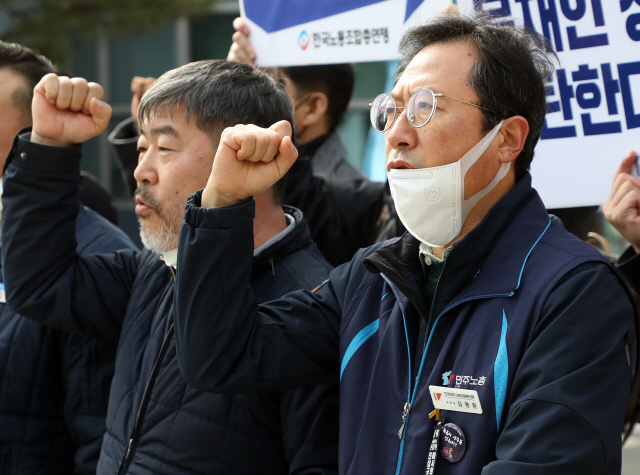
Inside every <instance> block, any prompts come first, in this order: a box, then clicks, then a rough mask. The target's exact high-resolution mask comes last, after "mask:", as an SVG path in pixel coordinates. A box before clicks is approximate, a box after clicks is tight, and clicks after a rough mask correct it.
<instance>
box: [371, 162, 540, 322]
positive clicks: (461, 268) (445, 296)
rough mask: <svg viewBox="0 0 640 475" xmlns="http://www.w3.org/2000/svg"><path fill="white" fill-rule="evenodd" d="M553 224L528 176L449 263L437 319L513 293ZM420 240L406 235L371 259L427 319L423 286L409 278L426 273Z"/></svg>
mask: <svg viewBox="0 0 640 475" xmlns="http://www.w3.org/2000/svg"><path fill="white" fill-rule="evenodd" d="M548 225H549V215H548V214H547V212H546V209H545V208H544V205H543V203H542V200H541V199H540V197H539V196H538V193H537V192H536V191H535V190H534V189H533V188H532V187H531V175H530V174H529V173H527V174H526V175H525V176H524V177H522V179H520V181H518V183H516V185H515V186H514V187H513V189H511V190H510V191H509V192H508V193H507V194H506V195H505V196H504V197H503V198H502V199H501V200H500V201H498V202H497V203H496V204H495V205H494V206H493V208H491V210H489V212H488V213H487V215H486V216H485V217H484V219H483V220H482V221H481V222H480V224H479V225H478V226H476V227H475V228H474V229H473V230H471V231H470V232H469V233H468V234H467V235H466V236H465V237H464V239H462V240H461V241H459V242H457V243H456V244H454V245H453V248H452V250H451V253H450V254H449V256H448V257H447V260H446V261H445V266H444V269H443V271H442V275H441V277H440V282H446V285H440V284H438V288H437V289H436V294H435V296H434V301H433V304H432V307H431V313H432V315H434V316H436V315H439V314H440V313H442V312H443V311H445V310H446V309H447V308H449V307H451V306H452V305H455V304H456V303H457V302H460V301H462V300H466V299H470V298H478V297H486V296H491V295H496V296H497V295H505V296H506V295H512V293H513V292H515V290H516V289H517V288H518V286H519V282H520V276H521V273H522V269H523V266H524V264H525V263H526V259H527V257H528V255H529V252H530V251H531V249H532V248H533V247H534V246H535V244H536V243H537V241H538V240H539V238H540V236H541V235H542V234H544V232H545V230H546V228H547V226H548ZM418 246H419V241H418V240H417V239H416V238H414V237H413V236H412V235H411V234H409V233H405V234H404V235H403V236H402V237H401V238H399V239H397V240H394V241H391V242H390V243H389V244H388V245H386V246H383V247H381V248H380V249H378V250H377V251H376V252H374V253H373V254H371V255H370V256H369V257H367V258H366V259H365V266H366V267H367V268H368V269H369V271H371V272H381V273H383V274H384V275H385V276H386V277H387V278H388V279H389V280H390V281H391V282H392V283H393V284H394V285H396V286H397V287H398V288H399V290H400V291H401V292H403V293H405V295H406V296H407V298H408V299H409V300H410V301H411V303H413V304H414V305H415V306H416V308H417V309H418V310H419V311H421V313H422V314H423V316H425V313H424V309H425V308H426V306H425V305H424V302H423V298H422V294H421V292H420V288H419V285H417V286H416V285H415V284H412V283H411V280H412V279H410V278H409V277H410V276H411V275H415V274H416V273H418V272H421V267H420V262H419V258H418Z"/></svg>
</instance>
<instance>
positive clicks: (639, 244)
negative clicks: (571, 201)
mask: <svg viewBox="0 0 640 475" xmlns="http://www.w3.org/2000/svg"><path fill="white" fill-rule="evenodd" d="M635 162H636V153H635V152H634V151H633V150H631V151H630V152H629V153H628V154H627V155H626V156H625V157H624V159H623V160H622V163H620V167H619V168H618V171H617V172H616V174H615V177H614V179H613V186H612V187H611V193H610V194H609V198H607V201H606V203H605V204H604V206H603V207H602V211H603V213H604V217H605V218H607V221H609V222H610V223H611V224H613V225H614V226H615V228H616V229H617V230H618V232H619V233H620V234H622V236H623V237H624V238H625V239H626V240H627V241H629V242H630V243H631V245H632V246H633V248H634V249H635V251H636V253H640V178H638V177H637V176H634V175H633V172H632V171H633V169H634V167H635Z"/></svg>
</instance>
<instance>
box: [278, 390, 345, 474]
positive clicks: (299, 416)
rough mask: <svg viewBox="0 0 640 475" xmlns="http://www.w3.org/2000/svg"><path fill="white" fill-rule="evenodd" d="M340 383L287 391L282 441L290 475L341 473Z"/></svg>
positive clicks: (282, 409) (282, 402)
mask: <svg viewBox="0 0 640 475" xmlns="http://www.w3.org/2000/svg"><path fill="white" fill-rule="evenodd" d="M339 399H340V391H339V384H338V382H335V383H331V384H322V385H317V386H311V387H302V388H296V389H291V390H289V391H284V392H283V393H282V395H281V397H280V419H281V423H282V442H283V444H284V448H285V455H286V457H287V461H288V462H289V473H290V474H291V475H337V474H338V428H339V425H338V424H339V423H338V418H339V412H340V411H339V403H340V402H339Z"/></svg>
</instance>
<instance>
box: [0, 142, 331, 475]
mask: <svg viewBox="0 0 640 475" xmlns="http://www.w3.org/2000/svg"><path fill="white" fill-rule="evenodd" d="M15 145H16V149H15V151H14V153H13V154H11V155H10V156H9V158H8V160H9V165H8V167H7V170H6V172H5V177H6V178H5V188H4V191H5V193H4V196H3V203H4V210H5V211H4V213H5V217H6V218H7V219H8V220H11V221H12V222H16V223H17V225H16V226H14V227H12V228H11V229H7V228H5V229H3V231H4V235H3V243H4V246H3V258H4V259H5V275H6V277H7V282H10V284H11V285H8V286H7V289H6V290H7V298H8V301H9V302H10V303H11V304H12V305H13V306H14V307H15V308H16V309H19V310H20V312H21V313H23V314H24V315H26V316H28V317H30V318H33V319H38V320H39V321H41V322H43V323H48V324H51V325H57V326H60V327H64V328H67V329H69V330H73V331H76V332H79V333H81V334H84V335H87V336H94V337H97V338H101V339H104V340H107V341H111V342H118V352H117V356H116V365H115V374H114V378H113V384H112V386H111V394H110V398H109V411H108V414H107V432H106V434H105V438H104V443H103V446H102V453H101V456H100V461H99V463H98V473H99V474H110V475H113V474H116V473H118V472H119V471H120V472H121V473H129V474H159V473H166V474H197V473H201V474H222V473H233V474H239V475H242V474H247V475H249V474H252V475H254V474H287V473H292V474H294V473H295V474H335V473H336V472H337V425H338V424H337V421H338V385H337V384H332V385H324V386H315V387H310V388H304V389H295V390H291V391H286V392H282V393H276V394H273V393H271V394H239V395H225V394H209V393H205V392H201V391H198V390H196V389H193V388H192V387H190V386H189V385H188V384H187V383H186V381H185V380H184V379H183V378H182V377H181V376H180V370H179V368H178V360H177V358H176V346H175V341H176V340H175V338H174V335H173V328H174V326H173V321H172V320H173V319H172V314H173V291H174V276H173V275H172V269H171V268H169V267H167V266H166V265H165V263H164V262H163V261H162V260H161V259H160V256H158V255H157V254H154V253H152V252H150V251H148V250H144V251H142V252H134V251H123V252H117V253H115V254H100V255H92V256H86V257H83V256H78V255H77V254H76V253H75V251H74V249H73V247H71V246H68V245H67V244H66V243H65V242H64V241H65V240H64V236H66V235H68V234H69V232H70V230H71V229H73V226H74V221H75V210H74V208H73V206H71V205H70V201H72V200H73V199H75V196H76V194H77V187H76V184H75V183H74V180H73V179H72V177H74V176H76V175H77V174H78V166H79V161H80V148H79V147H72V148H67V149H57V148H52V147H44V146H40V145H37V144H33V143H31V142H28V141H27V140H25V139H24V138H22V137H21V138H20V139H18V140H17V141H16V143H15ZM23 152H24V154H23ZM22 156H24V157H25V158H24V159H23V158H21V157H22ZM291 213H294V214H296V215H297V221H296V226H295V227H294V228H293V230H292V231H290V232H289V233H288V234H286V235H284V237H282V239H280V240H278V241H276V242H273V243H272V244H271V245H270V246H269V247H268V248H267V249H265V250H264V251H263V252H262V253H261V254H260V255H259V256H257V257H256V258H255V259H254V258H253V257H252V265H253V266H254V275H253V277H252V279H251V280H252V282H253V283H254V284H255V285H256V288H257V289H258V291H257V292H258V293H257V297H258V299H260V300H261V301H266V300H269V299H272V298H275V297H278V296H280V295H282V294H283V293H284V292H287V291H289V290H293V289H301V288H305V289H312V288H314V287H315V286H317V285H318V284H320V283H321V282H322V281H323V280H324V279H326V278H327V276H328V271H329V269H330V267H329V265H328V264H327V263H326V261H324V260H323V259H322V257H321V255H320V253H319V252H318V250H317V248H316V247H315V245H314V244H313V243H312V242H311V240H310V238H309V231H308V228H307V226H306V224H305V222H304V220H303V219H302V217H301V216H300V215H298V213H296V212H294V211H293V210H291ZM45 230H46V232H47V233H48V239H43V235H44V233H45ZM36 236H37V238H36ZM34 255H35V256H36V257H32V256H34ZM206 255H207V254H206V253H205V254H203V256H202V257H203V258H206ZM54 263H58V264H57V265H54ZM178 273H180V270H179V268H178ZM202 280H203V281H204V280H207V278H206V276H202ZM83 308H92V309H93V315H92V316H91V318H82V315H81V314H80V313H79V310H80V309H83ZM44 309H48V311H47V312H44Z"/></svg>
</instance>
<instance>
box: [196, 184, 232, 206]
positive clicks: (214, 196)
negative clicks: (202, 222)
mask: <svg viewBox="0 0 640 475" xmlns="http://www.w3.org/2000/svg"><path fill="white" fill-rule="evenodd" d="M240 201H242V199H234V198H233V197H229V196H225V195H223V194H221V193H218V192H216V191H212V190H209V189H208V187H206V188H205V189H204V190H203V191H202V199H201V201H200V206H201V207H202V208H222V207H223V206H231V205H234V204H236V203H239V202H240Z"/></svg>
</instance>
